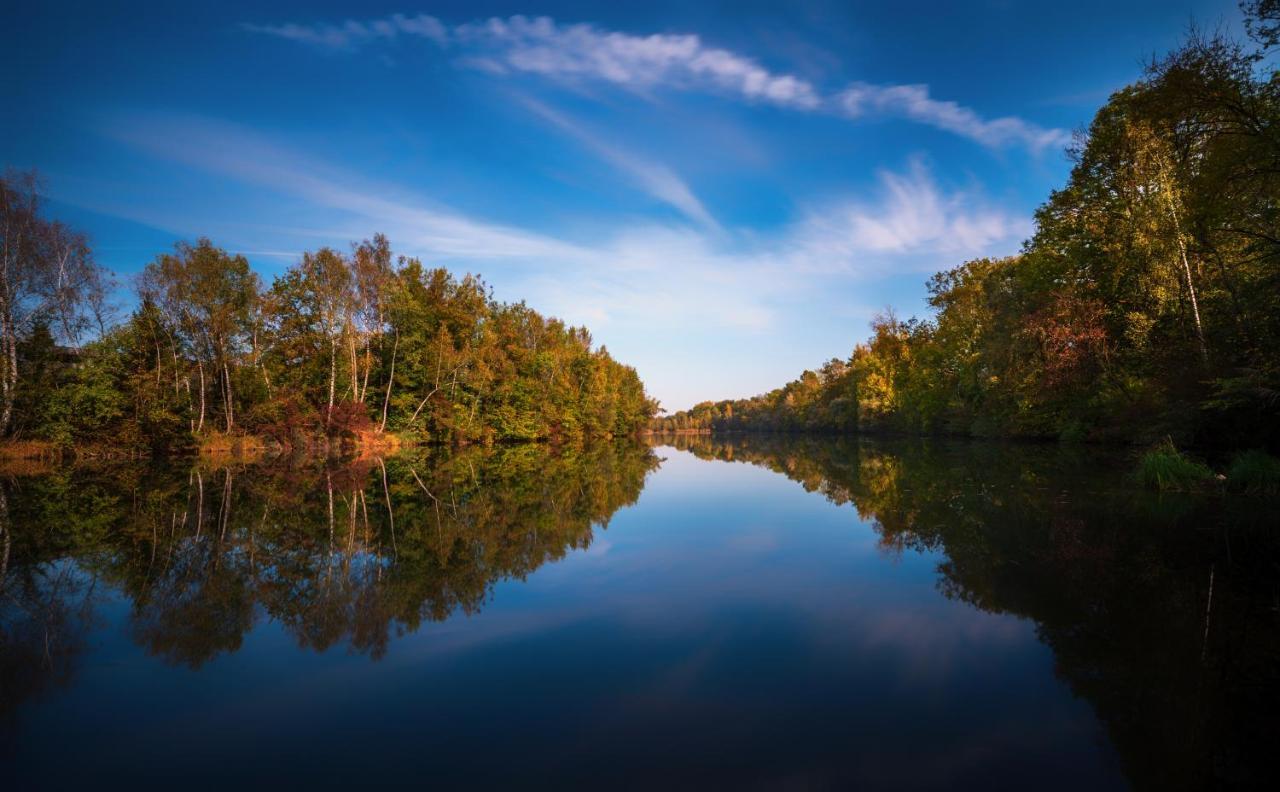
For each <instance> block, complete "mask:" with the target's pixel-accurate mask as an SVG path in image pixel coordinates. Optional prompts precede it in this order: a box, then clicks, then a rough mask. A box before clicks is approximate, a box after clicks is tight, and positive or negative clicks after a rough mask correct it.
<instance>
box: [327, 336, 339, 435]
mask: <svg viewBox="0 0 1280 792" xmlns="http://www.w3.org/2000/svg"><path fill="white" fill-rule="evenodd" d="M337 386H338V339H337V338H336V337H334V335H333V334H332V333H330V334H329V408H328V409H327V410H326V411H325V414H324V425H325V428H326V429H327V428H328V427H329V424H330V422H331V421H332V420H333V389H334V388H336V387H337Z"/></svg>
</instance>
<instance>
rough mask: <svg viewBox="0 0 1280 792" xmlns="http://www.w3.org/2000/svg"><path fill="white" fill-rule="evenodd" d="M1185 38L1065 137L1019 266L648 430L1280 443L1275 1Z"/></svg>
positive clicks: (956, 286)
mask: <svg viewBox="0 0 1280 792" xmlns="http://www.w3.org/2000/svg"><path fill="white" fill-rule="evenodd" d="M1245 11H1246V14H1247V15H1248V23H1249V24H1248V29H1249V31H1250V33H1251V35H1252V36H1253V41H1254V45H1253V46H1250V45H1246V44H1241V43H1239V42H1235V41H1232V40H1230V39H1228V38H1226V37H1224V36H1222V35H1213V36H1206V35H1202V34H1197V33H1193V34H1192V35H1191V36H1190V37H1189V39H1188V40H1187V42H1186V43H1185V44H1184V45H1183V46H1182V47H1181V48H1180V49H1178V50H1177V51H1175V52H1174V53H1172V54H1171V55H1169V56H1167V57H1165V58H1163V59H1161V60H1157V61H1155V62H1153V63H1152V64H1150V66H1149V67H1148V69H1147V72H1146V74H1145V76H1144V78H1143V79H1142V80H1140V81H1139V82H1137V83H1136V84H1134V85H1131V86H1128V87H1126V88H1124V89H1122V90H1120V91H1117V92H1116V93H1115V94H1113V95H1112V96H1111V98H1110V100H1109V101H1108V102H1107V103H1106V105H1105V106H1103V107H1102V109H1101V110H1099V111H1098V113H1097V115H1096V117H1095V118H1094V120H1093V123H1092V125H1091V126H1090V128H1089V129H1088V131H1087V133H1082V134H1081V135H1079V136H1078V139H1077V142H1076V144H1075V145H1074V146H1073V147H1072V149H1071V151H1070V155H1071V157H1072V159H1073V161H1074V167H1073V169H1072V171H1071V175H1070V179H1069V181H1068V183H1067V185H1066V186H1065V187H1064V188H1063V189H1061V190H1058V191H1056V192H1054V193H1053V194H1052V195H1051V196H1050V197H1049V200H1048V201H1047V202H1046V203H1045V204H1044V205H1043V206H1041V207H1040V208H1039V210H1038V211H1037V213H1036V216H1035V219H1036V231H1035V233H1034V235H1033V237H1032V238H1031V239H1030V240H1029V241H1027V242H1026V243H1025V245H1024V247H1023V250H1022V252H1021V253H1020V254H1018V255H1015V256H1012V257H1010V258H1004V259H979V260H975V261H970V262H967V263H965V264H963V265H962V266H959V267H957V268H955V269H952V270H949V271H946V272H942V273H939V274H937V275H935V276H934V277H933V278H932V279H931V280H930V281H929V294H930V298H929V303H930V305H931V306H933V308H934V309H936V312H935V313H934V315H933V316H932V317H931V318H927V319H911V320H907V321H903V320H900V319H899V318H897V317H895V316H894V315H893V314H892V313H887V314H884V315H881V316H879V317H877V318H876V319H875V320H874V321H873V322H872V336H871V338H870V339H869V340H868V341H866V342H865V343H862V344H859V345H857V347H856V348H855V349H854V350H853V354H852V355H851V356H850V357H849V358H848V359H845V360H832V361H830V362H829V363H827V364H826V365H824V366H823V367H822V368H821V369H819V370H818V371H806V372H804V373H803V374H802V375H801V376H800V378H799V379H797V380H795V381H793V382H790V383H787V384H786V385H785V386H783V387H781V388H778V389H777V390H774V391H770V392H769V393H766V394H763V395H760V396H756V397H754V398H750V399H738V400H728V401H719V402H704V403H702V404H699V405H697V406H696V407H694V408H692V409H691V410H687V411H684V412H680V413H676V414H674V415H671V416H666V417H663V418H658V419H655V421H654V422H653V423H652V424H651V427H652V428H654V429H656V430H660V431H668V430H690V429H698V428H712V429H716V430H777V431H840V432H843V431H902V432H923V433H933V432H938V433H957V434H973V435H1009V436H1038V437H1066V438H1080V439H1122V440H1145V439H1148V438H1157V437H1164V436H1166V435H1170V436H1173V437H1174V438H1176V439H1178V440H1180V441H1183V442H1195V443H1198V444H1213V443H1219V444H1234V445H1245V444H1248V445H1270V446H1272V447H1273V448H1274V447H1276V446H1277V444H1278V443H1280V124H1277V119H1278V117H1280V72H1278V71H1277V70H1276V69H1275V68H1274V63H1275V61H1274V59H1272V58H1271V56H1272V55H1273V54H1274V48H1275V47H1276V44H1277V37H1276V31H1277V29H1278V27H1277V25H1278V21H1280V3H1277V2H1275V0H1262V2H1254V3H1247V4H1245Z"/></svg>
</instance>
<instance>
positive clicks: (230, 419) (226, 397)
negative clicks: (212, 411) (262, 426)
mask: <svg viewBox="0 0 1280 792" xmlns="http://www.w3.org/2000/svg"><path fill="white" fill-rule="evenodd" d="M222 381H223V382H224V383H225V385H224V387H223V401H224V402H225V403H226V405H227V434H231V430H232V429H233V428H234V427H235V424H236V420H235V413H234V409H233V408H232V406H231V404H232V402H233V401H235V398H234V394H233V393H232V392H231V372H230V371H229V370H228V369H227V359H226V358H225V357H224V358H223V359H222Z"/></svg>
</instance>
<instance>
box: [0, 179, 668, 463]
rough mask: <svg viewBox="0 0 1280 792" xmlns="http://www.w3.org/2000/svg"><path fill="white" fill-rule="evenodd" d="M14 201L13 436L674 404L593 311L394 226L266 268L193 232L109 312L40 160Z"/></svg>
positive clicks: (600, 415) (119, 439)
mask: <svg viewBox="0 0 1280 792" xmlns="http://www.w3.org/2000/svg"><path fill="white" fill-rule="evenodd" d="M0 220H2V221H3V229H4V230H3V236H0V248H2V250H0V253H2V254H3V258H4V262H5V266H4V268H3V272H2V273H0V307H2V308H3V309H4V310H3V315H2V316H0V326H2V327H3V337H2V338H0V372H3V376H0V436H3V437H4V438H6V439H7V440H9V441H10V443H11V444H15V443H18V442H23V441H26V442H28V443H29V445H28V446H26V448H28V449H31V448H40V449H53V450H57V449H66V448H75V449H77V450H78V451H79V452H80V453H86V454H102V455H139V454H149V453H166V452H175V451H182V450H186V449H189V448H192V447H194V446H196V445H204V446H208V447H210V448H224V449H233V448H240V447H242V446H245V445H249V446H261V445H263V444H264V443H265V444H269V445H272V446H274V447H283V448H298V447H300V446H307V447H316V446H320V447H324V448H328V447H329V446H330V445H332V444H334V443H348V444H349V443H357V444H360V445H362V446H368V445H386V444H387V443H388V442H389V443H391V444H393V445H394V444H395V442H397V441H395V440H387V437H388V433H395V434H397V435H399V436H401V437H404V438H406V439H409V440H414V441H419V442H432V443H454V444H458V443H470V442H493V441H507V440H548V439H560V438H583V437H610V436H619V435H628V434H632V433H634V432H636V431H637V430H639V429H640V428H641V427H643V426H644V425H645V422H646V421H647V420H648V419H649V418H650V417H651V416H652V415H653V412H654V410H655V408H656V405H655V403H654V402H653V401H652V400H651V399H649V398H648V396H647V395H646V394H645V391H644V386H643V384H642V383H641V382H640V378H639V377H638V376H637V374H636V372H635V370H634V369H632V368H631V367H629V366H625V365H623V364H621V363H619V362H617V361H616V360H614V359H613V358H612V357H611V356H610V355H609V353H608V351H607V350H606V349H604V348H603V347H599V348H594V347H593V346H592V340H591V335H590V333H589V332H588V331H587V330H586V329H585V328H580V327H570V326H566V325H565V324H564V323H563V322H561V321H560V320H558V319H553V318H547V317H544V316H542V315H541V314H539V313H538V312H537V311H535V310H533V309H532V308H530V307H528V306H527V305H525V304H524V303H514V304H512V303H503V302H499V301H497V300H495V299H494V298H493V296H492V294H491V293H490V291H489V290H488V289H487V287H486V285H485V284H484V282H483V281H481V280H480V279H479V278H476V277H473V276H470V275H468V276H466V277H463V278H457V277H455V276H454V275H452V274H451V273H449V272H448V271H447V270H444V269H440V268H430V267H427V266H425V265H424V264H423V263H422V262H420V261H418V260H417V259H412V258H405V257H400V258H399V259H398V260H394V261H393V257H392V253H391V247H390V243H389V242H388V240H387V239H386V238H385V237H383V236H375V237H373V239H371V240H367V241H365V242H362V243H360V244H357V245H354V246H353V247H352V250H351V251H350V253H343V252H341V251H338V250H334V249H332V248H322V249H320V250H318V251H316V252H314V253H305V254H303V256H302V258H301V260H300V261H298V262H297V263H296V264H294V265H293V266H291V267H290V268H289V269H288V270H287V271H286V272H285V273H284V274H283V275H280V276H278V277H276V278H275V279H274V280H273V282H272V283H271V284H270V286H266V287H264V286H263V284H262V283H261V282H260V280H259V278H258V276H257V274H255V273H254V272H253V270H252V269H250V267H249V262H248V261H247V260H246V259H245V258H244V257H243V256H238V255H232V254H230V253H228V252H226V251H224V250H222V249H220V248H218V247H216V246H215V245H214V244H213V243H212V242H210V241H209V240H207V239H201V240H199V241H198V242H196V243H195V244H186V243H180V244H178V245H177V247H176V248H175V250H174V251H173V252H172V253H168V254H165V255H161V256H158V257H157V258H156V259H155V261H153V262H152V263H151V264H149V265H148V266H147V267H146V269H145V271H144V272H143V273H142V275H141V277H140V278H139V279H138V282H137V308H136V309H135V310H134V311H133V313H132V315H131V316H130V317H129V318H128V319H127V320H126V321H124V322H123V323H121V324H118V325H116V326H109V325H108V322H107V320H106V316H107V313H108V312H107V311H106V309H105V307H104V302H103V295H104V294H105V293H107V291H108V290H109V283H108V281H109V279H108V278H107V276H106V275H105V273H104V272H103V270H102V269H101V268H99V267H98V266H97V265H96V264H95V263H94V261H93V258H92V254H91V252H90V250H89V247H88V244H87V242H86V241H85V239H84V237H83V235H80V234H77V233H75V232H72V231H70V230H68V229H67V228H66V227H65V226H63V225H62V224H60V223H57V222H51V221H48V220H46V219H45V218H43V217H42V216H41V214H40V205H39V199H38V196H37V183H36V180H35V177H34V175H32V174H10V175H9V176H7V177H6V178H4V179H3V180H0ZM95 329H96V331H97V336H98V338H97V340H95V341H92V342H91V343H84V344H82V343H81V342H82V340H83V338H84V337H85V336H86V335H87V334H88V333H89V332H90V331H92V330H95ZM32 442H34V445H31V444H30V443H32ZM24 453H25V452H24Z"/></svg>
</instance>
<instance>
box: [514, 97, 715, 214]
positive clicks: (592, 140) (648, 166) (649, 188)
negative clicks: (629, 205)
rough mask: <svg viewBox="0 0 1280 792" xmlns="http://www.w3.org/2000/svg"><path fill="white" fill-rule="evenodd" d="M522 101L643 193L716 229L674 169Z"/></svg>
mask: <svg viewBox="0 0 1280 792" xmlns="http://www.w3.org/2000/svg"><path fill="white" fill-rule="evenodd" d="M524 104H525V106H526V107H528V108H529V109H530V110H531V111H532V112H533V113H534V114H536V115H537V116H539V117H540V118H542V119H544V120H546V121H548V122H550V123H551V124H553V125H554V126H555V127H557V128H558V129H560V130H562V131H564V132H566V133H568V134H569V135H570V136H571V137H573V138H574V139H576V140H578V141H579V142H580V143H582V144H583V145H584V146H586V148H588V149H589V150H591V151H593V152H594V153H595V154H596V155H597V156H599V157H600V158H601V159H603V160H605V161H606V162H608V163H610V164H611V165H613V166H614V167H615V168H617V169H618V170H619V171H621V172H622V173H624V174H626V175H627V176H628V177H630V179H631V180H632V182H634V183H635V184H636V186H637V187H639V188H640V189H641V190H643V191H644V192H646V193H648V194H649V195H651V196H653V197H654V198H657V199H658V200H659V201H662V202H663V203H665V204H667V205H669V206H671V207H673V208H675V209H676V210H678V211H679V212H680V213H681V214H683V215H684V216H685V217H687V218H689V219H690V220H693V221H694V222H696V223H698V224H699V225H701V226H703V227H704V228H708V229H713V230H719V228H720V225H719V224H718V223H717V222H716V221H715V219H714V218H713V217H712V216H711V213H710V212H708V211H707V208H706V207H705V206H703V205H702V201H700V200H698V196H696V195H694V194H693V190H691V189H690V188H689V185H687V184H685V182H684V180H683V179H681V178H680V176H679V175H677V174H676V173H675V172H674V171H672V170H671V169H670V168H668V167H667V166H666V165H663V164H662V163H659V162H651V161H649V160H645V159H642V158H640V157H637V156H636V155H634V154H631V153H630V152H627V151H624V150H622V149H620V148H618V147H616V146H612V145H610V144H608V143H606V142H605V141H604V140H602V139H601V138H600V137H598V136H597V135H594V134H592V133H590V132H588V131H587V130H585V129H583V128H582V127H581V126H580V125H578V124H576V123H574V122H573V121H571V120H570V119H568V118H567V117H565V116H564V115H563V114H561V113H558V112H556V111H555V110H552V109H551V108H550V107H547V106H546V105H545V104H542V103H541V102H537V101H534V100H532V99H525V100H524Z"/></svg>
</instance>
